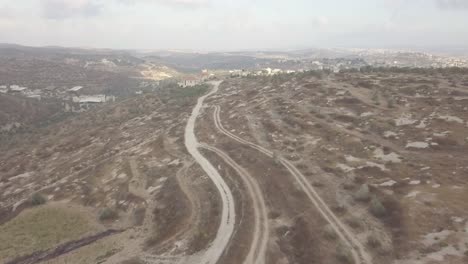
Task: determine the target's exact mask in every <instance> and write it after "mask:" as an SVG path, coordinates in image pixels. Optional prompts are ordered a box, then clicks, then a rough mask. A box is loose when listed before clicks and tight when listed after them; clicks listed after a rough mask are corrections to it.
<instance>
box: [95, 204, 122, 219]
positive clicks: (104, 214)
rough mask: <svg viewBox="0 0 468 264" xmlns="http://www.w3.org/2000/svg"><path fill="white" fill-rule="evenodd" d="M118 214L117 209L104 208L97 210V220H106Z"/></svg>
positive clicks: (114, 217)
mask: <svg viewBox="0 0 468 264" xmlns="http://www.w3.org/2000/svg"><path fill="white" fill-rule="evenodd" d="M118 216H119V214H118V213H117V211H115V210H113V209H110V208H107V207H106V208H104V209H102V210H101V211H100V212H99V220H101V221H108V220H114V219H116V218H117V217H118Z"/></svg>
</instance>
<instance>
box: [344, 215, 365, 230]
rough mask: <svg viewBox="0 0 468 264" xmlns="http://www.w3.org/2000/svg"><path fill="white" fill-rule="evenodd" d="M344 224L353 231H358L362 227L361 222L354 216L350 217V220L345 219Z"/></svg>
mask: <svg viewBox="0 0 468 264" xmlns="http://www.w3.org/2000/svg"><path fill="white" fill-rule="evenodd" d="M346 222H347V223H348V225H349V226H350V227H352V228H353V229H359V228H361V227H362V224H361V220H360V219H359V218H357V217H354V216H351V217H350V218H348V219H346Z"/></svg>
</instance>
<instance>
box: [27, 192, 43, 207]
mask: <svg viewBox="0 0 468 264" xmlns="http://www.w3.org/2000/svg"><path fill="white" fill-rule="evenodd" d="M29 202H30V204H31V205H32V206H39V205H43V204H45V203H46V202H47V199H46V198H45V197H44V196H43V195H42V194H40V193H35V194H33V195H32V196H31V198H29Z"/></svg>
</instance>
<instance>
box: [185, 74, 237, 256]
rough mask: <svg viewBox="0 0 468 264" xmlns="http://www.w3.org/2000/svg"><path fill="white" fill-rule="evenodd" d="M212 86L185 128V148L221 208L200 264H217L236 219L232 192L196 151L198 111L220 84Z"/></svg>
mask: <svg viewBox="0 0 468 264" xmlns="http://www.w3.org/2000/svg"><path fill="white" fill-rule="evenodd" d="M212 84H213V85H214V87H213V89H212V90H211V91H210V92H209V93H208V94H206V95H204V96H202V97H200V98H198V102H197V105H196V106H195V107H194V108H193V111H192V114H191V116H190V118H189V120H188V122H187V126H186V128H185V146H186V148H187V150H188V152H189V153H190V155H192V157H193V158H194V159H195V160H196V161H197V163H198V164H200V166H201V167H202V168H203V170H204V171H205V172H206V174H207V175H208V176H209V177H210V179H211V180H212V181H213V183H214V185H215V186H216V188H217V189H218V192H219V194H220V196H221V201H222V208H223V209H222V215H221V223H220V225H219V227H218V231H217V234H216V237H215V238H214V240H213V241H212V243H211V245H210V246H209V248H208V249H206V251H205V252H204V253H203V255H202V257H201V259H200V260H198V261H197V263H201V264H215V263H217V262H218V260H219V258H220V257H221V256H222V254H223V252H224V250H225V249H226V247H227V245H228V243H229V241H230V239H231V236H232V233H233V231H234V225H235V219H236V212H235V205H234V198H233V195H232V192H231V190H230V189H229V186H228V185H227V184H226V182H225V181H224V179H223V178H222V177H221V175H220V174H219V173H218V171H217V170H216V169H215V167H214V166H213V165H212V164H211V163H210V162H209V161H208V160H207V159H206V158H205V157H204V156H203V155H202V154H201V153H200V152H199V151H198V147H199V143H198V140H197V138H196V137H195V131H194V130H195V121H196V119H197V117H198V115H199V113H200V109H201V108H202V106H203V101H204V100H205V99H206V98H207V97H208V96H210V95H212V94H214V93H216V91H217V90H218V87H219V84H220V82H214V83H212Z"/></svg>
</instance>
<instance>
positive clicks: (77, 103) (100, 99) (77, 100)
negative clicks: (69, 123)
mask: <svg viewBox="0 0 468 264" xmlns="http://www.w3.org/2000/svg"><path fill="white" fill-rule="evenodd" d="M109 102H115V96H113V95H110V96H109V95H104V94H96V95H80V96H74V97H73V98H72V104H71V106H70V105H68V104H67V105H66V109H67V110H71V111H72V112H83V111H86V110H89V109H91V108H92V107H94V106H96V105H99V104H103V103H109Z"/></svg>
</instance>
